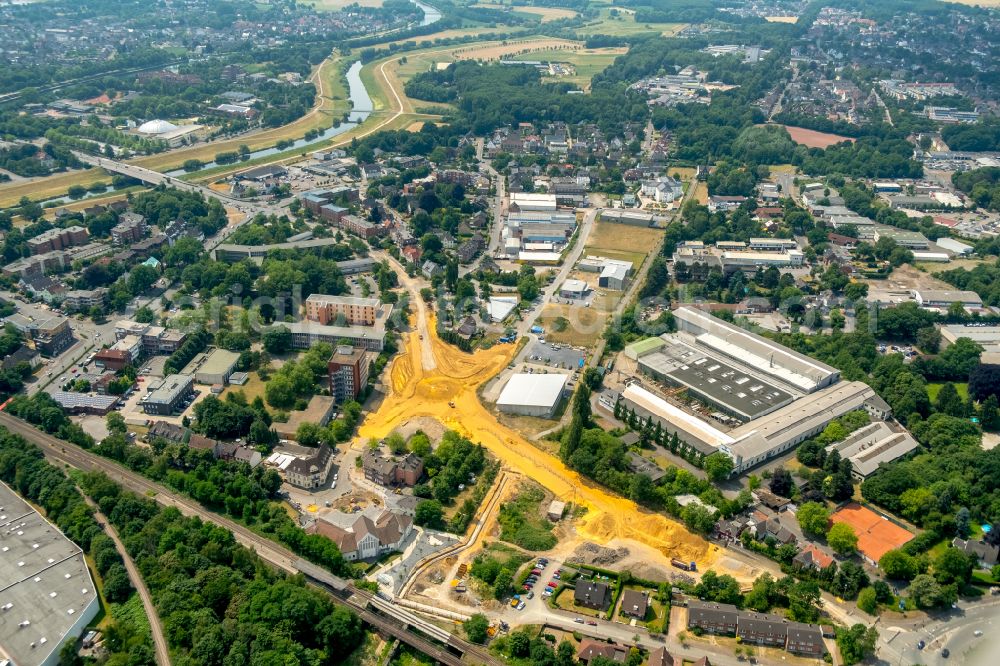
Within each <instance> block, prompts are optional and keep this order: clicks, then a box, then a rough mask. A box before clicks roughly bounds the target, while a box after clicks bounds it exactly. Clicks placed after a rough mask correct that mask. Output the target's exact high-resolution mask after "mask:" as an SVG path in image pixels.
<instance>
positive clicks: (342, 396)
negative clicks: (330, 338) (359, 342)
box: [327, 345, 368, 402]
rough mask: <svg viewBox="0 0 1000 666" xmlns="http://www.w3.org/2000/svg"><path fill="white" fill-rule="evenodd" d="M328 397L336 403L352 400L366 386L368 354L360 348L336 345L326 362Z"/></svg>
mask: <svg viewBox="0 0 1000 666" xmlns="http://www.w3.org/2000/svg"><path fill="white" fill-rule="evenodd" d="M327 371H328V372H329V375H330V395H332V396H333V397H334V398H335V399H336V400H337V401H338V402H344V401H345V400H353V399H355V398H357V397H358V395H359V394H360V393H361V392H362V391H364V390H365V388H366V387H367V386H368V353H367V352H366V351H365V350H364V349H361V348H355V347H349V346H347V345H338V346H337V349H336V350H335V351H334V353H333V356H331V357H330V360H329V361H328V362H327Z"/></svg>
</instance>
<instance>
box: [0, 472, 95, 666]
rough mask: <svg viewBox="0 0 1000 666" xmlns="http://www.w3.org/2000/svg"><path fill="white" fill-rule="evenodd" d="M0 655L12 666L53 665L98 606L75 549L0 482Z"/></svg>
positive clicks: (75, 546)
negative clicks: (0, 542) (67, 642)
mask: <svg viewBox="0 0 1000 666" xmlns="http://www.w3.org/2000/svg"><path fill="white" fill-rule="evenodd" d="M0 530H2V532H0V534H2V538H0V541H2V542H3V553H2V554H0V581H2V583H0V609H2V610H0V652H2V653H3V657H4V660H5V661H7V663H11V664H16V665H17V666H56V664H58V663H59V651H60V650H61V649H62V646H63V644H64V643H65V642H66V640H67V639H70V638H73V639H75V638H78V637H79V636H80V635H81V634H82V633H83V630H84V629H85V628H86V627H87V625H88V624H90V622H91V621H92V620H93V619H94V617H95V616H96V615H97V612H98V610H99V609H100V602H99V601H98V599H97V589H96V587H95V586H94V581H93V579H92V578H91V577H90V571H89V570H88V569H87V563H86V561H85V560H84V556H83V552H82V551H81V550H80V547H79V546H77V545H76V544H75V543H73V542H72V541H70V540H69V539H68V538H67V537H66V536H65V535H64V534H63V533H62V532H60V531H59V530H58V529H57V528H56V526H55V525H53V524H52V523H50V522H48V521H47V520H46V519H45V518H43V517H42V516H41V515H40V514H39V513H38V511H36V510H35V509H34V508H32V507H31V505H30V504H28V503H27V502H25V501H24V500H23V499H21V498H20V497H19V496H18V495H17V494H16V493H15V492H14V491H13V490H12V489H11V488H10V487H8V486H7V485H6V484H3V483H0Z"/></svg>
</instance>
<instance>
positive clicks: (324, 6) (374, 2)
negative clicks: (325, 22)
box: [302, 0, 382, 12]
mask: <svg viewBox="0 0 1000 666" xmlns="http://www.w3.org/2000/svg"><path fill="white" fill-rule="evenodd" d="M302 1H303V3H304V4H307V5H312V6H313V7H315V8H316V9H318V10H320V11H327V12H336V11H340V10H341V9H343V8H344V7H346V6H348V5H360V6H361V7H381V6H382V0H302Z"/></svg>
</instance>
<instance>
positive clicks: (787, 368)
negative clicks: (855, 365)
mask: <svg viewBox="0 0 1000 666" xmlns="http://www.w3.org/2000/svg"><path fill="white" fill-rule="evenodd" d="M674 317H675V318H676V319H677V320H678V328H679V329H681V330H686V331H689V332H691V333H692V334H693V335H694V336H695V337H696V338H697V340H698V344H700V345H705V346H707V347H709V348H710V349H715V350H716V351H719V352H721V353H723V354H725V355H726V356H729V357H730V358H734V359H738V360H739V361H740V362H741V363H743V364H744V365H746V366H748V367H750V368H752V369H754V370H757V371H759V372H763V373H765V374H766V375H770V376H772V377H776V378H778V379H780V380H782V381H783V382H785V383H787V384H789V385H791V386H793V387H796V388H798V389H800V390H804V391H811V390H813V389H814V388H815V387H816V385H817V384H820V383H822V382H824V381H829V380H830V379H831V378H832V377H833V376H834V375H836V376H839V374H840V373H839V371H838V370H837V369H836V368H833V367H831V366H829V365H827V364H825V363H822V362H821V361H817V360H816V359H814V358H810V357H809V356H806V355H805V354H800V353H798V352H796V351H794V350H792V349H789V348H788V347H785V346H784V345H780V344H778V343H776V342H774V341H772V340H768V339H767V338H764V337H761V336H759V335H757V334H755V333H751V332H750V331H747V330H744V329H742V328H740V327H739V326H736V325H734V324H730V323H728V322H726V321H723V320H721V319H718V318H717V317H713V316H712V315H710V314H708V313H705V312H702V311H701V310H698V309H696V308H690V307H681V308H677V310H675V311H674ZM692 328H694V329H696V330H692Z"/></svg>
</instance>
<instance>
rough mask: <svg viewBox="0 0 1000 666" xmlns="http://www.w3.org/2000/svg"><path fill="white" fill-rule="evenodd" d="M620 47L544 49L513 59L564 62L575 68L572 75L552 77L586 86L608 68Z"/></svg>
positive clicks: (618, 52) (619, 51)
mask: <svg viewBox="0 0 1000 666" xmlns="http://www.w3.org/2000/svg"><path fill="white" fill-rule="evenodd" d="M622 54H623V51H622V50H621V49H586V50H580V51H570V50H566V49H546V50H544V51H535V52H533V53H525V54H524V55H518V56H514V58H512V59H513V60H541V61H543V62H544V61H549V62H566V63H569V64H571V65H573V67H574V68H575V69H576V74H575V75H574V76H560V77H553V79H554V80H556V81H566V82H568V83H575V84H577V85H578V86H580V87H583V88H586V87H588V86H589V85H590V81H591V79H593V78H594V76H595V75H596V74H599V73H601V72H603V71H604V70H605V69H607V68H608V66H609V65H611V63H613V62H614V61H615V58H617V57H619V56H621V55H622Z"/></svg>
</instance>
